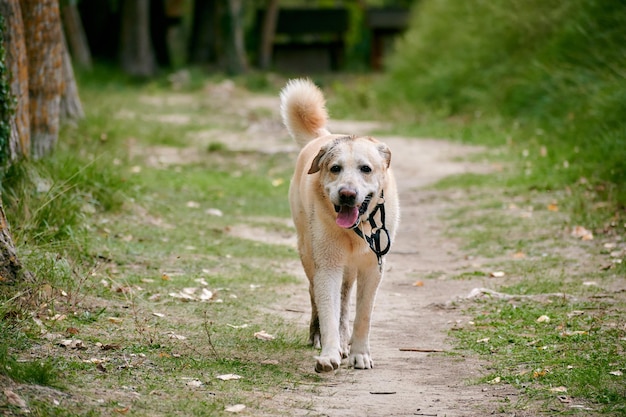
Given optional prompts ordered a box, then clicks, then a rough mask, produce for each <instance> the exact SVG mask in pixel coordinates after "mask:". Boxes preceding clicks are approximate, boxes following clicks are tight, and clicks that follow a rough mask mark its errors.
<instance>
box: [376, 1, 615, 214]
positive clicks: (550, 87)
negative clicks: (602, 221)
mask: <svg viewBox="0 0 626 417" xmlns="http://www.w3.org/2000/svg"><path fill="white" fill-rule="evenodd" d="M624 39H626V13H624V6H623V2H621V1H618V0H607V1H588V0H573V1H568V2H562V1H559V0H531V1H524V2H518V1H513V0H509V1H498V2H492V1H488V0H474V1H472V2H459V1H455V0H423V1H421V2H419V3H417V5H416V7H415V8H414V10H413V16H412V24H411V29H410V30H409V32H408V33H407V34H406V36H405V37H404V39H402V41H401V42H400V43H399V44H398V47H397V48H396V50H397V51H398V52H397V53H396V54H395V55H394V56H393V57H391V60H390V63H389V73H388V75H387V76H386V77H385V78H384V81H383V82H382V83H381V84H380V85H379V86H378V88H377V96H378V97H379V98H380V99H381V100H382V101H383V102H390V101H391V100H393V101H394V102H397V101H398V95H399V96H400V100H401V103H402V105H403V106H406V107H407V109H408V110H409V111H410V112H412V113H413V114H415V113H419V112H420V111H423V110H424V109H426V108H427V109H430V111H433V109H434V110H435V111H436V112H437V113H438V114H440V115H441V114H443V115H444V116H455V115H461V114H463V115H467V114H469V115H475V114H482V115H492V116H497V117H502V118H503V119H504V120H505V121H508V122H507V123H508V125H509V126H513V125H515V126H521V129H518V130H517V133H515V132H513V133H512V134H513V135H514V137H513V140H514V141H516V142H517V143H527V144H528V145H531V146H533V145H534V146H545V147H546V148H547V149H548V154H549V157H548V158H545V162H544V163H543V167H540V169H538V170H536V178H535V181H536V182H537V183H540V182H541V181H545V180H546V175H547V176H548V177H549V176H550V172H551V171H552V172H553V171H554V170H555V168H556V169H558V167H559V166H562V165H563V164H564V163H565V164H566V165H567V167H568V170H567V171H564V170H561V171H563V172H561V173H560V174H559V176H558V178H557V179H556V181H557V183H556V184H555V185H556V186H564V185H566V184H570V183H572V182H575V181H579V180H580V178H581V177H585V178H586V179H587V180H589V181H590V182H591V183H592V184H606V183H608V184H613V185H615V184H617V185H619V184H623V183H624V182H625V181H626V164H625V163H624V161H625V160H626V117H624V115H626V79H625V78H626V69H625V67H624V62H626V42H624ZM381 107H388V106H381ZM505 125H507V124H505ZM512 130H513V129H512ZM603 188H604V189H607V190H613V191H612V192H611V193H610V194H606V195H604V197H605V198H609V199H611V200H613V201H615V202H616V203H617V204H621V205H622V206H624V205H626V192H625V191H624V190H623V188H622V190H621V191H620V190H617V191H616V187H614V186H611V185H609V186H604V185H603ZM618 188H619V187H618Z"/></svg>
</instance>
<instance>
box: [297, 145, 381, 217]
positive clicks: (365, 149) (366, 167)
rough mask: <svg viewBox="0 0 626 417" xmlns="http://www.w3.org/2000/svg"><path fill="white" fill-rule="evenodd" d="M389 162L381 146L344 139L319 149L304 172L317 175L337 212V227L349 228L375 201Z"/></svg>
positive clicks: (367, 211)
mask: <svg viewBox="0 0 626 417" xmlns="http://www.w3.org/2000/svg"><path fill="white" fill-rule="evenodd" d="M390 162H391V151H390V150H389V148H388V147H387V145H385V144H384V143H380V142H378V141H376V140H374V139H372V138H369V137H354V136H346V137H341V138H337V139H335V140H333V141H332V142H330V143H328V144H327V145H325V146H323V147H322V148H321V149H320V151H319V153H318V154H317V156H316V157H315V159H314V160H313V163H312V164H311V168H310V169H309V172H308V173H309V174H314V173H317V172H319V175H320V183H321V185H322V186H323V188H324V192H325V194H326V196H327V197H328V199H329V200H330V202H331V203H332V204H333V206H334V207H335V211H336V212H337V219H336V223H337V225H339V226H340V227H343V228H347V229H349V228H352V227H354V226H355V225H357V223H358V220H359V218H360V217H361V216H362V215H364V214H369V212H370V211H371V208H372V207H370V204H369V203H370V201H374V203H376V202H377V201H378V198H379V196H380V192H381V189H382V186H383V184H384V181H385V175H386V172H387V168H389V164H390ZM374 205H375V204H372V205H371V206H374Z"/></svg>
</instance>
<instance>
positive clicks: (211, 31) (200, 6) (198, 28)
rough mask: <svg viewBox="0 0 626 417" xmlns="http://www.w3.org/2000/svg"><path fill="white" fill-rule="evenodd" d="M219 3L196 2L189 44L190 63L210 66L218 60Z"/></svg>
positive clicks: (210, 0)
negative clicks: (209, 64)
mask: <svg viewBox="0 0 626 417" xmlns="http://www.w3.org/2000/svg"><path fill="white" fill-rule="evenodd" d="M217 18H218V13H217V1H215V0H196V1H194V5H193V22H192V25H191V37H190V42H189V62H190V63H192V64H208V63H213V62H216V60H217V38H218V35H217V27H218V25H217V21H218V20H217Z"/></svg>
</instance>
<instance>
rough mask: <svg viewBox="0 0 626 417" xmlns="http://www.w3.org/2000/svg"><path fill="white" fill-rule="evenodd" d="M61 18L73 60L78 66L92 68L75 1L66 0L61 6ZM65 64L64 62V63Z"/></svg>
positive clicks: (89, 52)
mask: <svg viewBox="0 0 626 417" xmlns="http://www.w3.org/2000/svg"><path fill="white" fill-rule="evenodd" d="M61 17H62V18H63V28H64V29H65V39H66V40H67V44H66V46H67V45H69V48H70V51H71V52H72V57H73V58H74V62H75V63H76V65H78V66H79V67H80V68H83V69H87V70H90V69H91V68H92V66H93V65H92V61H91V51H90V50H89V44H88V43H87V36H86V35H85V29H84V27H83V22H82V20H81V18H80V13H79V12H78V7H76V3H75V2H71V1H68V2H66V3H65V5H64V6H63V7H62V8H61ZM64 65H65V64H64Z"/></svg>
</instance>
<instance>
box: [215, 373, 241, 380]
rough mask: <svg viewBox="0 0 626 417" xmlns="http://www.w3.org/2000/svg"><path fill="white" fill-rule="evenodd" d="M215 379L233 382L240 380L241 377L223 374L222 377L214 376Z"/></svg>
mask: <svg viewBox="0 0 626 417" xmlns="http://www.w3.org/2000/svg"><path fill="white" fill-rule="evenodd" d="M216 378H217V379H220V380H222V381H235V380H238V379H241V375H237V374H224V375H218V376H216Z"/></svg>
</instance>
